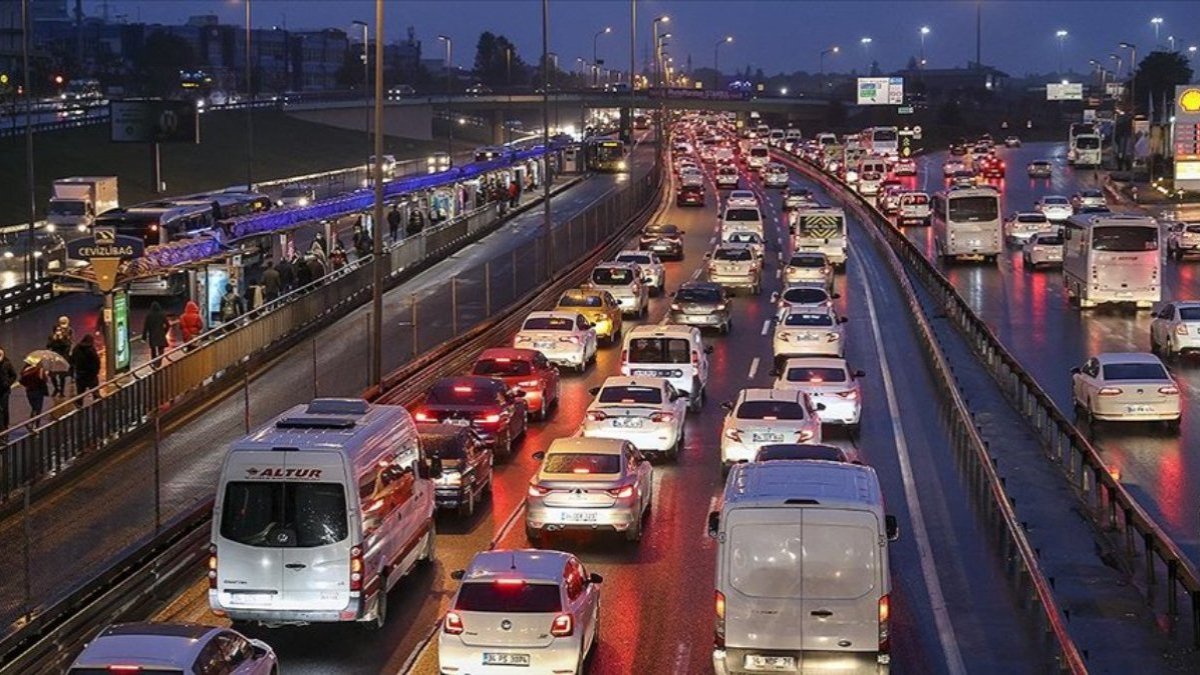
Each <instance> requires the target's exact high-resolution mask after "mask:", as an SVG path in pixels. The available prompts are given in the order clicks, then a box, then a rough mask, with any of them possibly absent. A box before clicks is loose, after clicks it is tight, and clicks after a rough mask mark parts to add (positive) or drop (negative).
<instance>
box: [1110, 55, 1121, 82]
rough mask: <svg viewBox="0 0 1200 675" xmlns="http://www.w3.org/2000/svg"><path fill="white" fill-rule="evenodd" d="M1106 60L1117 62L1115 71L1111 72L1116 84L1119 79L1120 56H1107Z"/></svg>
mask: <svg viewBox="0 0 1200 675" xmlns="http://www.w3.org/2000/svg"><path fill="white" fill-rule="evenodd" d="M1108 58H1109V59H1111V60H1113V61H1116V62H1117V69H1116V70H1115V71H1113V81H1114V82H1116V81H1117V79H1118V78H1120V77H1121V63H1122V62H1121V56H1120V55H1119V54H1109V55H1108Z"/></svg>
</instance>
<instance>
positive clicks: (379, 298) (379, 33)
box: [371, 0, 384, 385]
mask: <svg viewBox="0 0 1200 675" xmlns="http://www.w3.org/2000/svg"><path fill="white" fill-rule="evenodd" d="M374 107H375V128H376V129H379V128H381V127H382V125H383V0H375V106H374ZM374 174H375V209H374V213H373V215H372V222H371V253H372V256H371V257H372V260H371V266H372V268H373V269H372V275H371V277H372V281H373V283H372V289H371V332H372V340H371V347H372V351H373V354H372V359H371V384H374V385H378V384H379V383H380V382H381V381H383V264H384V263H383V134H381V133H378V131H377V132H376V133H375V170H374Z"/></svg>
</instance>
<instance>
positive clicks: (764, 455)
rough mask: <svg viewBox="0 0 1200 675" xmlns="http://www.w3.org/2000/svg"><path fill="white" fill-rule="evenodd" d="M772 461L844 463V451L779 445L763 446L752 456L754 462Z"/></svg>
mask: <svg viewBox="0 0 1200 675" xmlns="http://www.w3.org/2000/svg"><path fill="white" fill-rule="evenodd" d="M773 459H820V460H824V461H827V462H844V461H846V451H845V450H842V449H841V448H839V447H837V446H833V445H809V444H807V443H797V444H794V445H793V444H790V443H780V444H776V445H764V446H762V447H761V448H759V449H758V454H756V455H755V456H754V461H756V462H769V461H771V460H773Z"/></svg>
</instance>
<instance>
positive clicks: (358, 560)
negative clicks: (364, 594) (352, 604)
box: [350, 546, 363, 591]
mask: <svg viewBox="0 0 1200 675" xmlns="http://www.w3.org/2000/svg"><path fill="white" fill-rule="evenodd" d="M362 588H363V552H362V547H361V546H355V547H354V548H351V549H350V590H351V591H361V590H362Z"/></svg>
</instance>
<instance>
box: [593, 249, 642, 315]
mask: <svg viewBox="0 0 1200 675" xmlns="http://www.w3.org/2000/svg"><path fill="white" fill-rule="evenodd" d="M588 287H590V288H599V289H602V290H605V291H608V292H609V293H612V296H613V298H615V299H616V301H617V303H618V304H619V305H620V306H621V311H622V312H624V313H625V314H626V315H629V316H646V312H647V310H648V309H649V302H650V301H649V299H648V298H649V294H650V292H649V290H648V286H647V284H646V282H645V280H644V278H643V274H642V268H641V266H640V265H638V264H636V263H623V262H604V263H600V264H599V265H596V267H594V268H593V269H592V273H591V275H590V276H589V277H588Z"/></svg>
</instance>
